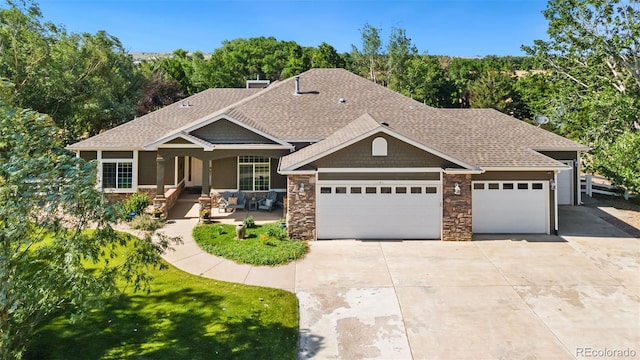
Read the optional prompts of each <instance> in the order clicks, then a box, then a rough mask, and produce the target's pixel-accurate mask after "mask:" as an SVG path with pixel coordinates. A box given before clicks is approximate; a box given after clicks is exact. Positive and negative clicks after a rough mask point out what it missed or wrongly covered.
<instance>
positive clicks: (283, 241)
mask: <svg viewBox="0 0 640 360" xmlns="http://www.w3.org/2000/svg"><path fill="white" fill-rule="evenodd" d="M235 236H236V230H235V226H234V225H228V224H209V225H198V226H196V227H195V228H194V229H193V238H194V239H195V240H196V243H198V245H199V246H200V247H201V248H202V249H203V250H204V251H206V252H208V253H210V254H214V255H217V256H222V257H224V258H226V259H229V260H233V261H235V262H238V263H243V264H252V265H282V264H287V263H289V262H291V261H293V260H296V259H299V258H301V257H302V256H304V254H306V253H307V252H308V251H309V246H308V244H307V243H306V242H304V241H299V240H289V239H288V238H287V237H286V231H285V230H284V229H281V228H280V227H279V224H278V223H271V224H265V225H257V226H256V227H254V228H251V229H247V234H246V238H245V239H244V240H241V241H240V240H236V239H235Z"/></svg>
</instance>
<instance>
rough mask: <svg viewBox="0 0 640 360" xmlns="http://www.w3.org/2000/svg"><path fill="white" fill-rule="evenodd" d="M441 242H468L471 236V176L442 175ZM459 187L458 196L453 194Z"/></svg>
mask: <svg viewBox="0 0 640 360" xmlns="http://www.w3.org/2000/svg"><path fill="white" fill-rule="evenodd" d="M442 180H443V181H442V200H443V207H442V240H445V241H446V240H449V241H469V240H471V238H472V235H473V229H472V214H471V175H464V174H461V175H452V174H443V179H442ZM456 183H458V185H460V190H461V191H460V195H456V194H455V193H454V191H455V190H454V188H455V184H456Z"/></svg>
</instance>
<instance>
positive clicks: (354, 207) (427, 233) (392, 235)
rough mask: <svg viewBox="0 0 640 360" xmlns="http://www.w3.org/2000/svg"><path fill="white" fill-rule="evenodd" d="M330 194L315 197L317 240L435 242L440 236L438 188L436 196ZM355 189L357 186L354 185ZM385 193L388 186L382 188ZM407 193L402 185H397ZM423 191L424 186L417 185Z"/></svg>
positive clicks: (424, 194)
mask: <svg viewBox="0 0 640 360" xmlns="http://www.w3.org/2000/svg"><path fill="white" fill-rule="evenodd" d="M318 186H320V187H321V188H325V189H326V188H331V193H322V192H320V193H319V194H318V197H317V231H318V234H317V236H318V238H319V239H345V238H348V239H351V238H355V239H382V238H384V239H431V238H433V239H436V238H439V237H440V189H439V185H438V186H436V193H429V194H427V193H424V191H423V192H422V193H420V194H411V193H396V189H395V187H394V186H391V187H390V188H391V193H380V191H381V190H380V188H379V187H377V188H376V193H365V189H364V186H363V187H362V193H357V194H352V193H335V188H336V187H335V186H331V185H328V184H327V185H318ZM354 186H355V187H357V184H354ZM385 187H386V188H387V190H388V188H389V187H387V186H385ZM400 187H403V188H405V189H406V190H407V191H408V192H410V188H409V187H407V186H406V185H404V186H400ZM421 187H422V189H423V190H424V188H425V185H422V186H421Z"/></svg>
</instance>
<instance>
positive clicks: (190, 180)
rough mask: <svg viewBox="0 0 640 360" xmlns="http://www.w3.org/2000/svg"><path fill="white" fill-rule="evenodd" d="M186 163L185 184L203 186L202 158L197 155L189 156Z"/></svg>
mask: <svg viewBox="0 0 640 360" xmlns="http://www.w3.org/2000/svg"><path fill="white" fill-rule="evenodd" d="M186 163H187V166H186V168H187V169H186V170H187V171H186V172H185V175H186V176H185V177H186V179H185V186H186V187H199V186H202V160H200V159H198V158H195V157H191V156H187V158H186Z"/></svg>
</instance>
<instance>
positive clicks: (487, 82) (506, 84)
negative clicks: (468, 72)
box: [469, 70, 522, 117]
mask: <svg viewBox="0 0 640 360" xmlns="http://www.w3.org/2000/svg"><path fill="white" fill-rule="evenodd" d="M515 83H516V80H515V78H514V77H513V76H511V75H509V74H507V73H506V72H503V71H495V70H493V71H487V72H486V73H485V74H484V75H483V76H481V77H480V78H478V79H476V80H475V81H473V82H472V83H471V84H470V85H469V93H470V98H469V104H470V105H471V107H472V108H484V109H486V108H492V109H496V110H498V111H500V112H503V113H505V114H509V115H512V116H516V115H521V114H519V111H520V109H521V108H522V106H519V103H520V101H519V98H518V95H517V93H516V91H515ZM516 117H521V116H516Z"/></svg>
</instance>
